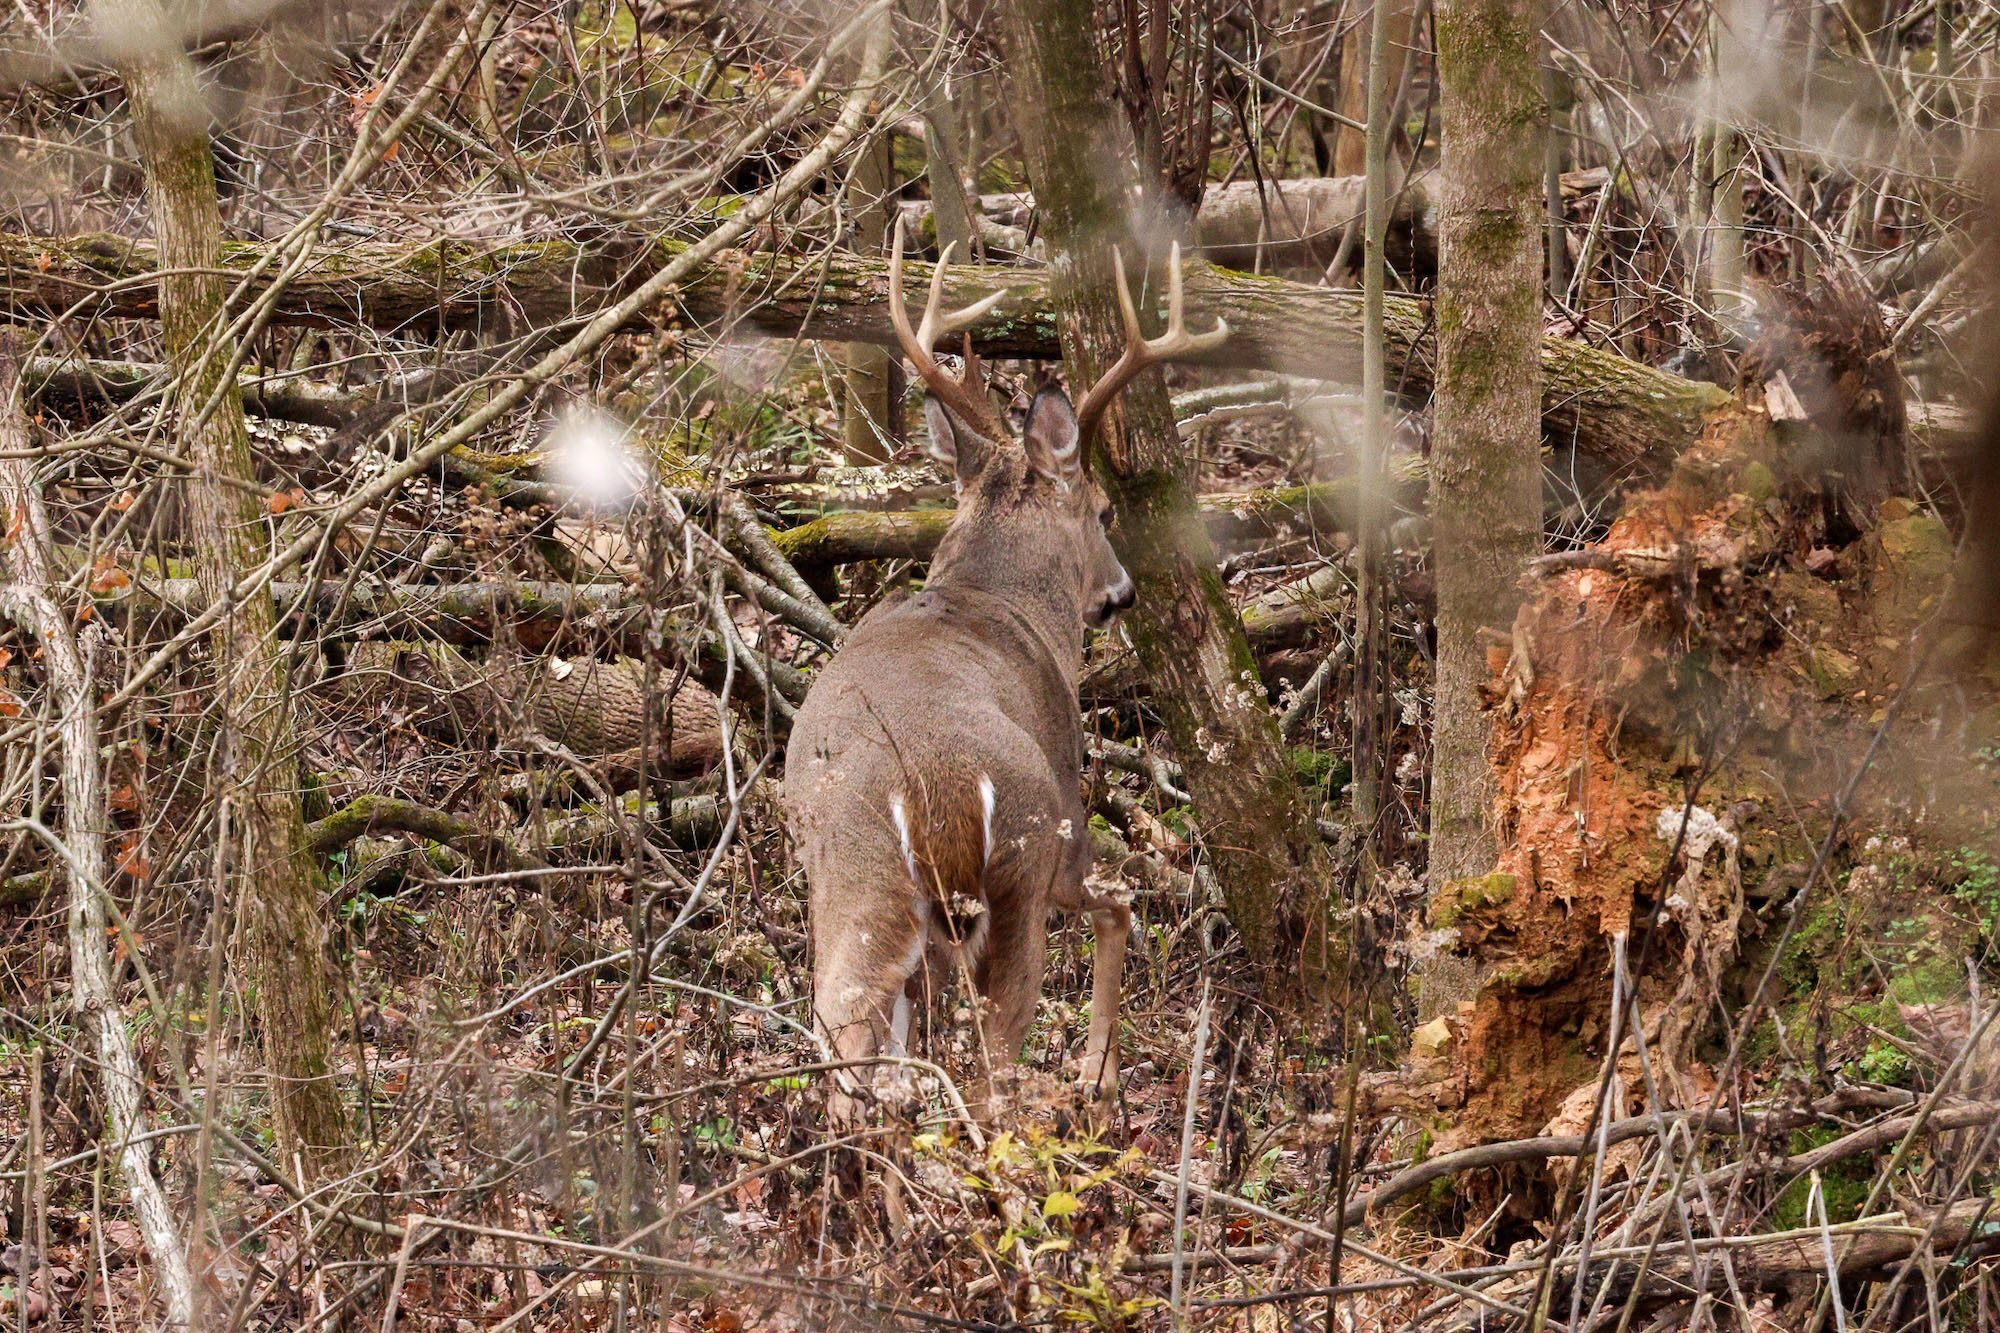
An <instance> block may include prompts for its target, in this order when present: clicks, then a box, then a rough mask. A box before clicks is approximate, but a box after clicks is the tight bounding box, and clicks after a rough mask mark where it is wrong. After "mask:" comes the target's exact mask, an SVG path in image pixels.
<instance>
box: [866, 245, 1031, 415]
mask: <svg viewBox="0 0 2000 1333" xmlns="http://www.w3.org/2000/svg"><path fill="white" fill-rule="evenodd" d="M955 248H956V247H955V246H946V247H945V251H944V254H942V255H941V256H939V257H938V262H937V265H936V267H934V268H933V269H932V270H931V289H930V294H929V297H928V299H926V300H925V302H924V314H923V318H922V320H921V321H919V323H918V325H917V329H916V331H915V332H914V333H913V332H911V330H910V312H909V311H908V310H907V309H906V308H905V307H904V305H903V222H902V219H901V218H898V219H897V220H896V234H895V240H894V242H893V244H892V246H891V248H890V252H889V322H890V324H892V325H894V326H895V329H896V341H897V342H898V343H900V344H901V345H902V348H903V355H904V356H905V357H907V358H909V361H910V364H911V365H912V366H913V367H915V368H916V372H917V378H918V379H921V380H922V381H923V382H924V387H925V388H927V389H929V390H930V391H931V393H932V395H934V396H935V397H936V398H937V399H938V401H939V402H941V403H943V404H944V405H945V406H946V407H948V408H950V409H951V411H952V413H953V414H954V415H955V416H957V417H958V419H959V420H960V421H961V422H963V423H964V424H965V425H967V426H969V427H971V428H972V429H973V430H975V431H977V432H978V433H979V434H981V435H984V436H986V437H987V438H988V439H992V440H1002V441H1004V440H1006V439H1007V428H1006V425H1005V423H1003V422H1002V421H1001V420H1000V417H999V414H998V413H996V412H995V411H994V410H993V402H992V400H991V399H989V398H988V397H987V396H986V387H985V385H984V384H983V383H982V382H981V381H980V379H979V372H978V369H977V365H978V363H977V361H976V359H975V358H974V357H973V355H972V339H971V338H970V337H969V336H968V337H967V338H966V341H965V355H966V360H965V372H964V373H963V374H962V375H957V376H954V375H952V374H950V373H948V372H947V371H946V370H945V368H944V367H943V366H941V365H939V364H938V360H937V354H936V352H935V351H934V350H933V349H934V348H935V346H936V344H937V340H938V339H939V338H941V337H944V336H946V335H948V334H952V333H959V332H962V331H963V330H966V329H969V328H971V327H972V326H973V325H974V324H977V323H978V322H979V321H980V320H981V319H983V318H985V316H986V312H987V311H989V310H991V309H992V308H993V307H994V306H996V305H998V304H999V303H1000V301H1001V299H1002V298H1003V297H1005V296H1006V295H1007V291H1006V289H1004V288H1003V289H1002V290H1000V291H997V292H994V293H992V294H991V295H989V296H985V297H981V298H980V299H979V300H977V301H974V302H973V303H972V304H971V305H969V306H965V307H963V308H961V309H958V310H953V311H948V312H947V311H944V310H941V309H940V307H941V305H942V303H943V298H944V271H945V266H946V265H948V264H950V263H951V256H952V251H953V250H954V249H955Z"/></svg>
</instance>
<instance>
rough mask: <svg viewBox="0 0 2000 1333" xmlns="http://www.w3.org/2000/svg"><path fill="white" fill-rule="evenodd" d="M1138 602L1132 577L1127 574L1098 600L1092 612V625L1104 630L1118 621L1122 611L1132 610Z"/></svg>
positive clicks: (1107, 589)
mask: <svg viewBox="0 0 2000 1333" xmlns="http://www.w3.org/2000/svg"><path fill="white" fill-rule="evenodd" d="M1136 600H1138V593H1137V591H1136V590H1135V589H1134V588H1133V587H1132V576H1131V575H1129V574H1127V575H1125V576H1124V577H1123V578H1121V579H1119V580H1118V582H1116V583H1114V584H1112V585H1111V586H1110V587H1109V588H1106V589H1105V590H1104V595H1103V596H1102V597H1099V598H1098V599H1097V605H1096V606H1095V607H1094V608H1092V610H1091V614H1090V623H1091V624H1093V625H1095V626H1097V627H1098V628H1099V629H1102V628H1103V627H1104V626H1106V625H1109V624H1110V623H1111V622H1112V621H1114V620H1116V619H1117V618H1118V613H1119V612H1120V611H1124V610H1128V609H1130V607H1131V605H1132V603H1133V602H1134V601H1136Z"/></svg>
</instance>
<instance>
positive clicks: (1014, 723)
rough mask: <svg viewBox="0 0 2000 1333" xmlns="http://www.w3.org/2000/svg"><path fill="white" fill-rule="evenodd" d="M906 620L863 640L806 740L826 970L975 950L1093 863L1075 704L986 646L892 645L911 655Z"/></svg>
mask: <svg viewBox="0 0 2000 1333" xmlns="http://www.w3.org/2000/svg"><path fill="white" fill-rule="evenodd" d="M900 619H902V618H894V619H892V620H891V621H890V623H889V625H887V626H886V627H881V628H885V629H887V630H889V631H891V632H892V633H888V634H882V633H877V634H864V633H861V632H857V634H856V635H855V637H854V638H853V639H852V640H850V642H849V644H848V646H847V648H846V649H845V650H844V651H843V652H842V654H841V655H840V656H839V657H838V658H837V659H835V661H834V662H832V663H831V664H829V665H828V667H827V668H826V669H825V671H824V672H823V673H822V676H821V678H820V680H819V681H817V682H816V683H815V685H814V688H813V691H812V694H811V695H810V696H809V697H808V699H807V701H806V705H805V707H804V708H803V709H802V710H801V712H800V714H799V718H798V720H797V723H796V724H795V726H794V729H793V732H792V740H791V746H790V754H789V757H788V762H787V774H786V784H785V787H786V802H787V805H788V807H789V813H790V816H791V823H792V827H793V834H794V839H795V841H796V843H797V846H798V849H799V854H800V859H801V861H802V862H803V864H804V867H805V871H806V877H807V883H808V886H809V892H810V900H811V910H812V937H813V952H814V957H815V968H816V970H820V969H821V968H822V966H823V964H824V963H825V962H826V960H827V959H828V958H829V957H832V956H836V955H838V956H844V957H850V958H851V957H852V956H854V955H855V954H856V951H857V950H863V951H865V952H866V953H867V955H868V957H869V960H870V962H869V967H870V969H871V970H873V969H874V968H875V967H880V968H884V969H888V970H890V971H904V972H905V973H906V972H907V969H908V968H911V967H914V966H915V965H916V962H917V960H918V956H919V955H920V953H921V952H922V950H923V949H924V948H925V947H926V944H927V942H929V940H930V939H935V940H936V942H939V943H949V944H953V945H955V946H961V947H964V948H966V949H968V950H969V951H971V952H972V953H974V954H976V953H977V952H978V950H979V949H980V948H981V947H982V946H983V944H984V942H985V941H986V940H987V939H988V938H990V936H991V934H992V931H993V926H994V917H995V915H996V914H998V915H1001V916H1003V917H1007V918H1011V917H1013V916H1015V915H1017V914H1028V913H1037V914H1038V913H1042V912H1045V911H1046V910H1047V906H1048V902H1049V898H1050V895H1051V893H1052V892H1054V891H1057V889H1058V881H1059V880H1061V879H1063V878H1066V877H1068V876H1070V875H1072V874H1075V873H1080V872H1078V871H1076V867H1078V866H1080V865H1087V863H1088V857H1087V855H1086V854H1081V853H1079V851H1078V849H1079V848H1080V847H1081V848H1085V849H1087V847H1088V843H1089V831H1088V828H1087V826H1086V823H1085V816H1084V811H1083V805H1082V801H1081V798H1080V796H1079V794H1078V790H1077V758H1076V756H1077V753H1078V749H1079V738H1078V732H1077V723H1076V720H1075V719H1076V714H1075V711H1074V707H1075V706H1074V703H1073V702H1069V701H1062V700H1058V701H1055V705H1054V706H1053V707H1050V706H1048V704H1047V703H1045V702H1044V701H1043V700H1041V699H1040V698H1038V697H1034V694H1033V692H1032V691H1030V690H1027V689H1024V687H1023V684H1022V681H1021V677H1022V675H1023V673H1022V672H1021V671H1020V670H1019V669H1012V670H1008V669H1005V668H1007V667H1008V666H1009V664H1008V663H1006V662H1005V660H1004V658H1003V657H1001V655H999V654H996V653H994V652H992V651H990V650H987V651H982V650H981V649H980V646H979V645H977V644H964V645H959V646H958V647H959V650H956V651H954V650H953V648H952V646H951V645H945V646H944V647H942V648H939V649H938V650H937V651H934V652H932V653H928V654H926V655H925V657H924V658H923V659H922V660H913V659H912V657H911V655H910V654H909V653H908V652H906V651H882V650H878V645H882V646H883V647H885V648H889V649H903V648H907V645H908V642H909V640H908V638H907V630H906V628H905V627H903V626H900V625H899V624H898V623H897V621H898V620H900ZM863 628H864V629H875V628H878V627H874V626H869V625H867V623H866V622H864V627H863ZM898 630H904V632H894V631H898ZM996 659H998V660H996ZM862 936H866V939H865V940H864V939H862V938H860V937H862Z"/></svg>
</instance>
